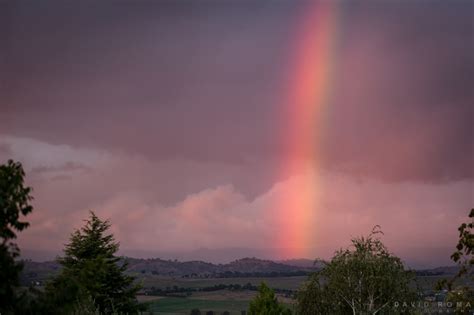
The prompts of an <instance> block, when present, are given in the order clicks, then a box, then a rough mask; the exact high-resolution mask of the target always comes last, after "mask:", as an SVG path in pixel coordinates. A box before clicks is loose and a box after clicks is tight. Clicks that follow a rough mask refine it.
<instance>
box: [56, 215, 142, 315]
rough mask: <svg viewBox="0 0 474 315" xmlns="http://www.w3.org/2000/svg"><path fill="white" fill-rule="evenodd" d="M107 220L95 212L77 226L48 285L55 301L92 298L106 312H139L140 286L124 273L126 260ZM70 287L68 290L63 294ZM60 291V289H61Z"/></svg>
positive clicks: (68, 303)
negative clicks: (138, 292)
mask: <svg viewBox="0 0 474 315" xmlns="http://www.w3.org/2000/svg"><path fill="white" fill-rule="evenodd" d="M109 227H110V223H109V222H108V221H102V220H100V219H99V218H98V217H97V216H96V215H95V214H94V213H93V212H90V217H89V219H88V220H86V224H85V225H84V226H83V227H82V228H81V229H80V230H76V231H75V232H74V233H73V234H72V235H71V238H70V242H69V244H67V245H66V248H65V250H64V253H65V256H64V257H62V258H59V262H60V264H61V265H62V266H63V269H62V271H61V273H60V275H59V276H58V277H56V278H55V279H54V280H53V281H52V282H51V283H50V284H49V285H48V286H47V292H48V294H49V295H50V296H52V297H53V298H52V300H53V304H59V305H60V304H61V303H62V304H63V305H66V306H67V305H71V304H72V303H74V302H77V301H78V300H79V301H80V300H83V299H92V301H94V304H95V306H96V307H97V309H98V311H100V312H101V313H103V314H112V313H115V312H116V313H124V314H136V313H137V312H138V310H139V307H138V303H137V300H136V297H135V295H136V293H137V291H138V290H139V286H137V285H134V283H133V282H134V278H133V277H131V276H128V275H126V274H125V271H126V269H127V264H126V263H124V262H122V261H121V260H120V257H117V256H115V253H116V252H117V250H118V248H119V244H118V243H117V242H115V240H114V237H113V235H111V234H106V232H107V231H108V229H109ZM65 291H67V292H68V294H67V295H66V296H65V294H62V292H65ZM58 292H59V293H58Z"/></svg>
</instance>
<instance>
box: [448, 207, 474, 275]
mask: <svg viewBox="0 0 474 315" xmlns="http://www.w3.org/2000/svg"><path fill="white" fill-rule="evenodd" d="M469 219H470V222H469V223H463V224H461V225H460V226H459V228H458V231H459V241H458V244H457V245H456V251H455V252H454V253H453V254H452V255H451V259H452V260H453V261H454V262H455V263H457V264H459V266H460V269H459V272H458V274H457V275H456V277H455V279H457V278H460V277H463V276H467V277H470V278H471V280H474V272H473V270H472V268H473V267H474V255H473V254H474V233H473V232H474V209H471V212H470V213H469ZM455 279H454V280H455ZM451 283H452V282H451Z"/></svg>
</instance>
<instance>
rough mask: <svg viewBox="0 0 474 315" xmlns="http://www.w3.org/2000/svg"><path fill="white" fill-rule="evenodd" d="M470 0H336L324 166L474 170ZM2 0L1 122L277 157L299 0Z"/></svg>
mask: <svg viewBox="0 0 474 315" xmlns="http://www.w3.org/2000/svg"><path fill="white" fill-rule="evenodd" d="M472 6H473V4H472V2H469V1H466V2H460V1H453V2H450V3H449V4H447V3H443V2H431V1H430V2H427V1H425V2H424V1H418V2H416V3H414V2H377V1H366V2H362V3H361V2H343V5H342V11H341V17H340V21H339V24H340V25H339V29H340V30H339V32H340V34H339V35H340V37H339V44H338V45H339V48H338V49H337V50H336V52H337V54H338V55H337V56H335V57H334V58H335V60H336V63H337V71H336V79H335V83H334V89H333V94H334V97H333V100H332V102H331V104H330V105H328V107H327V112H325V113H324V114H325V115H326V116H325V118H324V122H325V126H326V127H325V128H321V132H322V133H323V137H322V145H321V147H318V148H320V149H321V153H319V154H318V155H319V156H321V159H322V162H323V166H324V167H325V168H326V169H331V170H340V171H341V172H349V173H351V174H356V175H358V176H369V177H378V178H383V179H386V180H396V181H399V180H417V181H419V180H422V181H435V182H437V181H443V180H458V179H464V178H473V176H474V172H473V165H472V162H471V161H472V158H473V155H472V140H471V137H472V134H473V130H472V118H473V112H472V104H473V101H474V99H473V94H472V89H471V88H470V87H471V86H472V83H473V82H472V79H473V65H474V62H473V57H472V56H473V55H474V54H473V47H472V35H473V31H472V30H473V28H472V13H471V12H472ZM3 7H4V9H5V10H1V11H2V13H0V20H1V21H2V22H0V23H1V26H2V27H1V28H2V29H3V31H2V33H1V34H2V35H5V36H3V38H4V43H5V45H2V49H0V54H1V56H2V59H1V60H2V61H1V62H2V69H5V70H4V71H3V70H2V73H1V74H0V82H3V83H2V85H1V87H2V93H1V95H0V104H1V105H0V106H2V109H1V110H2V115H1V116H0V133H5V134H13V135H18V136H27V137H31V138H37V139H41V140H44V141H47V142H50V143H55V144H70V145H73V146H82V147H96V148H106V149H108V150H112V151H114V150H115V151H125V152H129V153H138V154H141V155H144V156H146V157H148V158H150V159H153V160H159V159H169V158H186V159H191V160H199V161H216V162H225V163H233V164H246V163H247V161H249V160H252V159H261V160H267V159H268V160H271V161H275V160H278V159H279V158H280V157H281V156H282V154H283V152H282V146H281V139H279V136H278V135H279V134H281V133H282V129H284V128H285V126H284V124H282V121H284V120H285V117H284V116H283V115H284V114H283V113H284V112H285V111H284V110H283V106H287V105H286V104H285V102H284V99H285V95H286V93H287V89H288V87H287V86H285V82H288V78H286V76H287V75H288V73H289V72H288V65H289V56H290V55H291V53H292V50H293V49H294V47H293V46H294V45H293V44H294V37H295V32H296V31H297V25H298V23H296V21H297V20H298V18H299V17H300V13H301V12H302V11H303V10H302V8H304V5H303V4H302V3H297V4H295V2H289V1H287V2H284V1H282V2H273V1H223V2H219V1H204V2H199V3H198V2H197V1H189V2H187V1H185V2H181V1H179V2H176V1H159V2H151V1H140V2H136V3H134V4H132V3H124V2H102V3H100V4H97V3H95V4H91V3H87V4H81V5H79V4H73V3H67V4H64V3H62V4H61V3H59V2H42V3H41V4H33V3H29V2H6V4H3ZM269 164H270V165H277V164H278V163H276V164H275V163H269ZM270 167H273V166H270ZM262 172H266V173H272V172H270V171H268V170H265V171H262ZM266 185H267V186H268V182H267V184H266Z"/></svg>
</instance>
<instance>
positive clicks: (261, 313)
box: [248, 282, 291, 315]
mask: <svg viewBox="0 0 474 315" xmlns="http://www.w3.org/2000/svg"><path fill="white" fill-rule="evenodd" d="M248 314H249V315H281V314H291V311H290V310H288V309H287V308H285V307H284V306H283V305H281V304H280V303H278V300H277V298H276V296H275V292H274V291H273V290H272V289H270V288H269V287H268V286H267V285H266V284H265V282H262V283H261V284H260V287H259V289H258V294H257V296H256V297H255V298H254V299H253V300H252V301H251V302H250V305H249V310H248Z"/></svg>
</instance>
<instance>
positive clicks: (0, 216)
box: [0, 160, 33, 314]
mask: <svg viewBox="0 0 474 315" xmlns="http://www.w3.org/2000/svg"><path fill="white" fill-rule="evenodd" d="M24 177H25V172H24V170H23V167H22V165H21V163H19V162H14V161H12V160H9V161H8V162H7V163H6V164H4V165H0V313H1V314H9V313H13V312H14V311H15V310H14V307H15V305H16V300H17V297H16V296H15V287H16V286H18V278H19V274H20V272H21V270H22V265H21V263H19V262H17V261H16V260H15V258H17V257H18V256H19V255H20V250H19V248H18V246H17V245H16V244H15V243H13V242H12V240H13V239H15V238H16V232H18V231H22V230H24V229H26V228H27V227H28V226H29V223H28V222H25V221H21V216H26V215H28V214H29V213H30V212H31V211H32V210H33V207H32V206H31V205H30V201H31V200H32V199H33V197H32V196H31V195H30V193H31V188H30V187H26V186H25V184H24Z"/></svg>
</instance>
